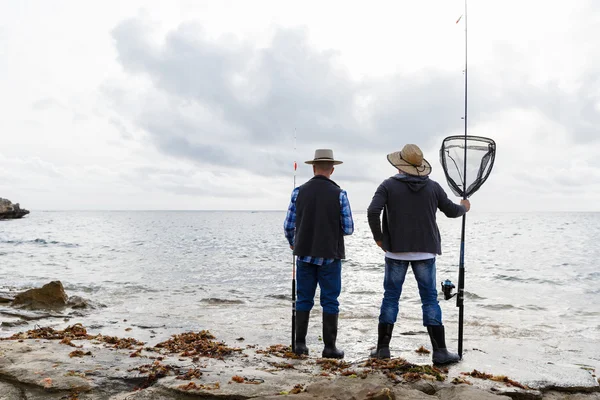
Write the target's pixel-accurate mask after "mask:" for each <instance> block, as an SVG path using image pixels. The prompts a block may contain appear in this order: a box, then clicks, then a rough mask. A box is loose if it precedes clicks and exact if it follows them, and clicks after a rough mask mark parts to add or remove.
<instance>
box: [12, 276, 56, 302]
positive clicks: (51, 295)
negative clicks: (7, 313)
mask: <svg viewBox="0 0 600 400" xmlns="http://www.w3.org/2000/svg"><path fill="white" fill-rule="evenodd" d="M67 300H68V296H67V294H66V293H65V288H64V287H63V285H62V283H61V282H60V281H52V282H50V283H47V284H45V285H44V286H42V287H41V288H39V289H29V290H27V291H25V292H23V293H19V294H18V295H16V296H15V299H14V301H13V303H12V305H13V306H22V307H27V308H44V309H55V308H62V307H65V306H66V305H67Z"/></svg>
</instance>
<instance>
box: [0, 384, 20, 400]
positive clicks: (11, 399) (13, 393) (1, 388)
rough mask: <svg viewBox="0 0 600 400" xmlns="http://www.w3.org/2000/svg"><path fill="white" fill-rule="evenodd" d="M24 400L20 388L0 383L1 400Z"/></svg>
mask: <svg viewBox="0 0 600 400" xmlns="http://www.w3.org/2000/svg"><path fill="white" fill-rule="evenodd" d="M22 398H23V397H22V396H21V390H20V389H19V388H17V387H15V386H13V385H11V384H8V383H4V382H0V400H21V399H22Z"/></svg>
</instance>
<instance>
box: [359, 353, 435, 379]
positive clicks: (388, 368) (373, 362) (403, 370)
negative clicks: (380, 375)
mask: <svg viewBox="0 0 600 400" xmlns="http://www.w3.org/2000/svg"><path fill="white" fill-rule="evenodd" d="M362 366H363V367H370V368H371V369H373V370H381V371H383V372H384V373H385V374H386V375H387V376H388V377H390V378H391V379H393V380H395V375H396V373H400V374H401V375H402V378H404V380H406V381H409V382H414V381H416V380H420V379H422V378H425V379H431V378H434V379H435V380H437V381H440V382H443V381H445V380H446V375H445V374H446V373H447V370H444V369H440V368H438V367H435V366H432V365H416V364H412V363H409V362H408V361H406V360H405V359H403V358H391V359H386V360H379V359H369V360H367V361H365V363H364V364H363V365H362Z"/></svg>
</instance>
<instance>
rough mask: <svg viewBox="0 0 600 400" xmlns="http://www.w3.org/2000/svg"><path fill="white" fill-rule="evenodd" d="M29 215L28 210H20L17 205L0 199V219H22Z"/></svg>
mask: <svg viewBox="0 0 600 400" xmlns="http://www.w3.org/2000/svg"><path fill="white" fill-rule="evenodd" d="M27 214H29V210H26V209H24V208H21V206H19V203H16V204H13V203H12V202H11V201H10V200H8V199H3V198H2V197H0V219H16V218H22V217H24V216H25V215H27Z"/></svg>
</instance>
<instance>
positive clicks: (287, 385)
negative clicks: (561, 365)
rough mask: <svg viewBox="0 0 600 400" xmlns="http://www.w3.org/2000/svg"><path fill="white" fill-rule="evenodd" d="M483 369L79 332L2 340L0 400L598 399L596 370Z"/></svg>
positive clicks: (191, 337) (40, 331)
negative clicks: (351, 359) (498, 372)
mask: <svg viewBox="0 0 600 400" xmlns="http://www.w3.org/2000/svg"><path fill="white" fill-rule="evenodd" d="M484 361H485V360H484V359H480V360H469V361H468V362H464V361H463V362H461V363H459V364H456V365H453V366H449V367H448V368H437V367H434V366H431V365H416V364H412V363H410V362H407V361H405V360H403V359H399V358H397V359H392V360H386V361H373V360H362V361H356V362H348V361H343V360H328V359H320V358H314V357H306V356H302V357H297V356H295V355H294V354H293V353H291V352H290V351H289V348H288V347H286V346H283V345H274V346H270V347H268V348H265V349H261V348H258V347H256V346H254V345H245V346H244V347H233V346H232V347H230V346H228V345H227V344H225V343H223V342H220V341H218V340H217V339H216V338H215V337H214V336H213V335H212V334H211V333H210V332H208V331H200V332H186V333H182V334H179V335H173V336H172V337H171V338H170V339H168V340H165V341H163V342H161V343H158V344H156V345H155V346H152V347H150V346H148V345H147V344H145V343H143V342H140V341H137V340H136V339H134V338H118V337H111V336H104V335H101V334H90V333H89V332H88V331H87V329H86V328H85V327H83V326H82V325H81V324H75V325H72V326H69V327H67V328H65V329H64V330H54V329H52V328H37V329H34V330H30V331H27V332H22V333H18V334H15V335H13V336H12V337H10V338H4V339H2V340H0V400H4V399H6V400H13V399H15V400H16V399H19V400H21V399H114V400H125V399H129V400H144V399H158V400H160V399H188V398H189V399H192V398H205V399H273V400H274V399H282V398H288V397H290V398H293V399H336V400H342V399H343V400H348V399H356V400H362V399H365V400H366V399H370V400H383V399H385V400H389V399H416V400H425V399H431V400H434V399H467V400H468V399H484V400H485V399H509V398H512V399H542V398H543V399H555V400H559V399H560V400H563V399H565V400H566V399H576V400H597V399H598V400H600V388H599V385H598V382H597V380H596V377H595V376H594V375H595V371H590V370H585V369H580V370H578V371H573V370H569V371H565V374H564V375H555V378H558V379H563V378H562V377H563V376H567V375H569V374H571V375H572V376H573V379H571V380H566V381H561V382H558V381H554V380H553V378H552V376H553V375H552V374H553V370H538V371H521V370H519V369H518V367H519V366H515V368H514V370H513V371H512V372H513V373H514V375H510V376H507V375H496V374H492V373H491V371H485V365H486V364H485V362H484ZM474 365H477V367H478V368H479V369H475V368H473V367H474ZM507 371H508V369H507ZM494 372H495V373H496V371H494ZM586 374H587V376H588V377H589V379H585V376H586ZM542 382H545V383H542ZM556 389H559V390H558V391H557V390H556Z"/></svg>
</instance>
